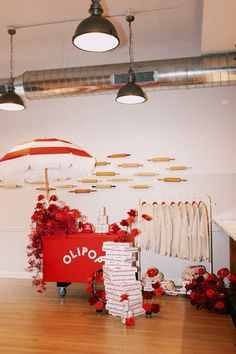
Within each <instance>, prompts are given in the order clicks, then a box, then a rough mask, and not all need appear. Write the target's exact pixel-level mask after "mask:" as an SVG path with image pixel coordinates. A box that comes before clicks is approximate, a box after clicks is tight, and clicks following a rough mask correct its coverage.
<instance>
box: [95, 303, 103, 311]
mask: <svg viewBox="0 0 236 354" xmlns="http://www.w3.org/2000/svg"><path fill="white" fill-rule="evenodd" d="M95 306H96V309H97V310H102V309H103V307H104V303H103V302H102V301H97V302H96V304H95Z"/></svg>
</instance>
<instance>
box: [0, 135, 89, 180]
mask: <svg viewBox="0 0 236 354" xmlns="http://www.w3.org/2000/svg"><path fill="white" fill-rule="evenodd" d="M94 166H95V158H94V157H93V156H91V155H90V154H89V153H88V152H86V151H85V150H84V149H82V148H81V147H79V146H77V145H75V144H72V143H70V142H69V141H65V140H60V139H55V138H42V139H35V140H32V141H30V142H27V143H23V144H20V145H17V146H15V147H13V148H12V149H11V150H10V151H9V152H8V153H7V154H6V155H4V156H3V157H2V158H1V159H0V176H1V177H7V176H8V177H9V176H14V177H15V176H16V177H19V176H20V174H21V175H23V176H24V178H27V179H32V178H40V177H42V176H43V173H42V172H43V171H44V172H45V169H50V179H51V178H52V179H55V178H68V177H76V176H81V175H86V174H89V173H91V172H92V170H93V169H94Z"/></svg>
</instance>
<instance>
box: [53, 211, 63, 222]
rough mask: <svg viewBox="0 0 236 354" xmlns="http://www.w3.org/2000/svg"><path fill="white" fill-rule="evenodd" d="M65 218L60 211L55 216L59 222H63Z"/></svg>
mask: <svg viewBox="0 0 236 354" xmlns="http://www.w3.org/2000/svg"><path fill="white" fill-rule="evenodd" d="M64 218H65V216H64V214H63V213H61V212H59V211H58V212H57V213H56V214H55V219H56V220H57V221H61V220H63V219H64Z"/></svg>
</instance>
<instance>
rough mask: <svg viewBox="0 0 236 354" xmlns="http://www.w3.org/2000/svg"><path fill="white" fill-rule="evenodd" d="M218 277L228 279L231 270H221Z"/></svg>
mask: <svg viewBox="0 0 236 354" xmlns="http://www.w3.org/2000/svg"><path fill="white" fill-rule="evenodd" d="M217 275H218V276H219V277H220V278H221V279H224V278H225V277H227V275H229V270H228V268H221V269H219V270H218V272H217Z"/></svg>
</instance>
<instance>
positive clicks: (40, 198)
mask: <svg viewBox="0 0 236 354" xmlns="http://www.w3.org/2000/svg"><path fill="white" fill-rule="evenodd" d="M43 199H44V195H43V194H40V195H38V201H39V202H40V200H43Z"/></svg>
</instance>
